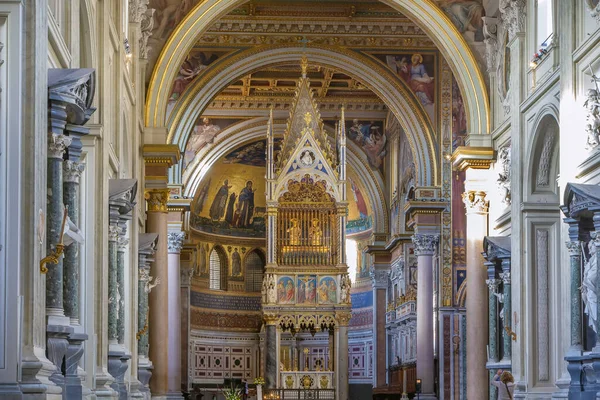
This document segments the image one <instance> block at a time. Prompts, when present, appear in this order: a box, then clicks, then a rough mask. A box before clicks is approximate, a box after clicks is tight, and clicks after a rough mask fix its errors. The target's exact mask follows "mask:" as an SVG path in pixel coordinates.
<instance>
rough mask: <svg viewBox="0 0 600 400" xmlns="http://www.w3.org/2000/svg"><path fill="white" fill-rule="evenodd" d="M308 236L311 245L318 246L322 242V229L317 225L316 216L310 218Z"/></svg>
mask: <svg viewBox="0 0 600 400" xmlns="http://www.w3.org/2000/svg"><path fill="white" fill-rule="evenodd" d="M308 238H309V240H310V244H311V246H320V245H321V244H322V241H323V231H322V230H321V227H320V226H319V220H318V219H317V218H313V220H312V226H311V227H310V229H309V230H308Z"/></svg>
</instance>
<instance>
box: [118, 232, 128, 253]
mask: <svg viewBox="0 0 600 400" xmlns="http://www.w3.org/2000/svg"><path fill="white" fill-rule="evenodd" d="M128 244H129V239H128V238H126V237H125V236H123V231H121V234H120V235H119V236H118V237H117V246H119V251H125V249H126V248H127V245H128Z"/></svg>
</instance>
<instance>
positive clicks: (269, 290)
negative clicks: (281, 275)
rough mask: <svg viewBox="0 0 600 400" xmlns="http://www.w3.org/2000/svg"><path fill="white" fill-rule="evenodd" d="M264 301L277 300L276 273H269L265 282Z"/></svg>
mask: <svg viewBox="0 0 600 400" xmlns="http://www.w3.org/2000/svg"><path fill="white" fill-rule="evenodd" d="M263 301H265V302H266V303H272V304H274V303H276V302H277V292H276V291H275V275H273V274H268V275H267V276H266V278H265V280H264V283H263Z"/></svg>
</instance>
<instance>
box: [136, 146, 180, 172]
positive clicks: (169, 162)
mask: <svg viewBox="0 0 600 400" xmlns="http://www.w3.org/2000/svg"><path fill="white" fill-rule="evenodd" d="M142 156H143V157H144V161H145V163H146V165H148V164H152V165H157V166H165V167H172V166H173V165H175V164H177V163H178V162H179V160H180V159H181V151H180V150H179V146H177V145H174V144H145V145H144V147H143V148H142Z"/></svg>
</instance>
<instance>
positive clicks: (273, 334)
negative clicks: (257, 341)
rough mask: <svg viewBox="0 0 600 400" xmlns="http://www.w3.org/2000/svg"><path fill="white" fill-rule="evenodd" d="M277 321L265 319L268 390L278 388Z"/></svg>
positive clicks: (266, 380)
mask: <svg viewBox="0 0 600 400" xmlns="http://www.w3.org/2000/svg"><path fill="white" fill-rule="evenodd" d="M276 323H277V319H276V318H273V317H270V316H269V317H265V325H266V329H265V330H266V338H265V341H266V346H265V356H266V366H265V387H266V388H267V389H275V388H276V387H277V371H279V368H278V366H277V326H276V325H275V324H276Z"/></svg>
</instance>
